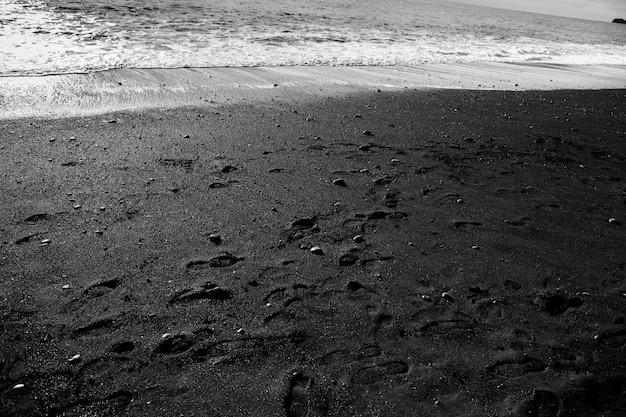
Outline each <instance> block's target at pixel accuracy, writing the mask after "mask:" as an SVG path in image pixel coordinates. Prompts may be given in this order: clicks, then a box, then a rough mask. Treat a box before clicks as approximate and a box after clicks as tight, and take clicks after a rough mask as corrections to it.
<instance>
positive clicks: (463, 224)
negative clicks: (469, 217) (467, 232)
mask: <svg viewBox="0 0 626 417" xmlns="http://www.w3.org/2000/svg"><path fill="white" fill-rule="evenodd" d="M453 224H454V228H455V229H471V228H481V227H483V224H482V223H480V222H474V221H464V220H457V221H455V222H454V223H453Z"/></svg>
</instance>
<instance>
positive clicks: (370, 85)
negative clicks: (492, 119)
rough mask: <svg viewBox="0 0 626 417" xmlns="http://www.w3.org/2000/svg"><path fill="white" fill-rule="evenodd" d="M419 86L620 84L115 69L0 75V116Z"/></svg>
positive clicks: (436, 69)
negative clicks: (32, 74) (80, 72)
mask: <svg viewBox="0 0 626 417" xmlns="http://www.w3.org/2000/svg"><path fill="white" fill-rule="evenodd" d="M425 88H464V89H483V90H485V89H487V90H553V89H626V66H598V65H592V66H558V65H516V64H502V63H471V64H428V65H421V66H409V67H405V66H396V67H380V66H376V67H260V68H187V69H185V68H183V69H120V70H110V71H103V72H96V73H91V74H61V75H49V76H21V77H0V119H2V118H4V119H11V118H21V117H46V118H57V117H68V116H85V115H93V114H103V113H108V112H113V111H118V110H139V109H146V108H172V107H183V106H219V105H222V104H233V103H238V102H245V101H250V100H253V101H269V100H292V99H299V100H300V99H302V98H303V97H310V98H311V99H316V98H323V97H326V96H328V95H338V94H350V93H357V92H368V91H369V92H374V91H376V90H378V89H381V90H393V91H401V90H406V89H425Z"/></svg>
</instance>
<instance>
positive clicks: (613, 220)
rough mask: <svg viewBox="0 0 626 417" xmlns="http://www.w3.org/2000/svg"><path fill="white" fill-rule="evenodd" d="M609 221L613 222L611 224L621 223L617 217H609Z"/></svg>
mask: <svg viewBox="0 0 626 417" xmlns="http://www.w3.org/2000/svg"><path fill="white" fill-rule="evenodd" d="M609 223H611V224H620V222H619V220H617V219H616V218H615V217H611V218H610V219H609Z"/></svg>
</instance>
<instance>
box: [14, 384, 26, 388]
mask: <svg viewBox="0 0 626 417" xmlns="http://www.w3.org/2000/svg"><path fill="white" fill-rule="evenodd" d="M24 387H25V385H24V384H15V385H13V389H22V388H24Z"/></svg>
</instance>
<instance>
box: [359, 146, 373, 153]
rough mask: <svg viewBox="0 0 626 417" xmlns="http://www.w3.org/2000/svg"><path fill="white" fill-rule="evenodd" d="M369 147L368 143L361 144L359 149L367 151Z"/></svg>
mask: <svg viewBox="0 0 626 417" xmlns="http://www.w3.org/2000/svg"><path fill="white" fill-rule="evenodd" d="M370 149H371V147H370V145H361V146H359V150H360V151H364V152H367V151H369V150H370Z"/></svg>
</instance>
